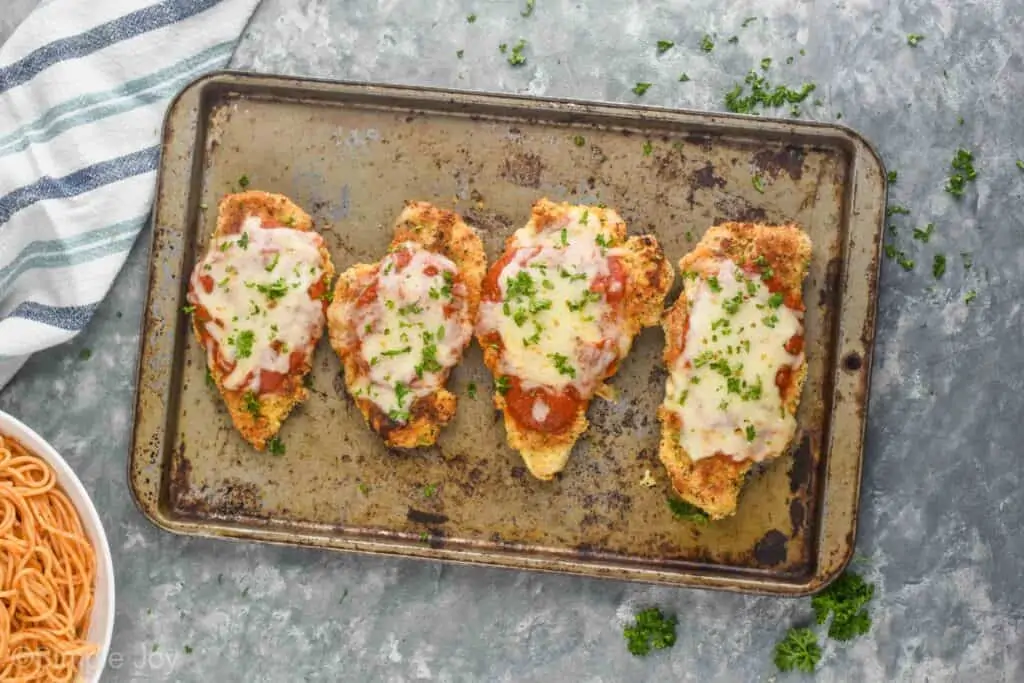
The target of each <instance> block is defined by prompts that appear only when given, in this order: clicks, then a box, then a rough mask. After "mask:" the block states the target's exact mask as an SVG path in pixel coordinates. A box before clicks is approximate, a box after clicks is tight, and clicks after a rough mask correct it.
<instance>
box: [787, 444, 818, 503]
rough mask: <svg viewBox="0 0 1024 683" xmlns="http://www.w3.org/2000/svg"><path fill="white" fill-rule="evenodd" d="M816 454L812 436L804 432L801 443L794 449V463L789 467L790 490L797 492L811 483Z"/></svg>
mask: <svg viewBox="0 0 1024 683" xmlns="http://www.w3.org/2000/svg"><path fill="white" fill-rule="evenodd" d="M813 466H814V456H813V454H812V453H811V437H810V436H808V435H807V434H804V435H803V437H802V438H801V439H800V443H799V444H798V445H797V447H796V448H795V449H793V464H792V466H791V467H790V468H789V492H790V493H796V492H797V491H799V490H800V489H801V488H807V487H808V486H809V485H810V483H811V472H812V468H813Z"/></svg>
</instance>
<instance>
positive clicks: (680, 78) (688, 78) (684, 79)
mask: <svg viewBox="0 0 1024 683" xmlns="http://www.w3.org/2000/svg"><path fill="white" fill-rule="evenodd" d="M689 80H690V77H689V76H688V75H687V74H682V75H681V76H680V77H679V82H680V83H686V82H687V81H689ZM1017 163H1018V164H1019V163H1020V162H1019V161H1018V162H1017Z"/></svg>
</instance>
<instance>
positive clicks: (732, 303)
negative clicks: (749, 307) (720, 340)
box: [722, 292, 743, 315]
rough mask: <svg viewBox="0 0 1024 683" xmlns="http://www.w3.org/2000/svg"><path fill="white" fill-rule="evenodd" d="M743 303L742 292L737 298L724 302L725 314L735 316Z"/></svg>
mask: <svg viewBox="0 0 1024 683" xmlns="http://www.w3.org/2000/svg"><path fill="white" fill-rule="evenodd" d="M742 303H743V294H742V292H741V293H739V294H737V295H736V296H734V297H732V298H729V299H726V300H725V301H724V302H722V308H724V309H725V312H726V313H728V314H729V315H735V314H736V311H738V310H740V304H742Z"/></svg>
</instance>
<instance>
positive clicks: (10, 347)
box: [0, 0, 259, 388]
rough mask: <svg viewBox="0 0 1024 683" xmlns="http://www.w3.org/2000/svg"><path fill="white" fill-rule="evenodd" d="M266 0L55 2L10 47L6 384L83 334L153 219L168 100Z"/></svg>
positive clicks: (3, 222)
mask: <svg viewBox="0 0 1024 683" xmlns="http://www.w3.org/2000/svg"><path fill="white" fill-rule="evenodd" d="M258 4H259V0H164V1H163V2H154V1H153V0H92V1H90V2H83V1H82V0H49V1H46V0H44V2H43V3H41V6H40V7H39V8H37V9H36V10H35V11H34V12H32V14H30V15H29V16H28V18H27V19H26V20H25V21H24V23H22V24H21V25H20V26H19V27H18V28H17V29H16V31H15V32H14V34H13V35H12V36H11V37H10V39H9V40H8V41H7V42H6V43H4V44H3V45H2V46H0V388H2V387H3V386H4V385H5V384H6V383H7V382H8V381H9V380H10V379H11V377H13V376H14V373H15V372H17V370H18V368H20V367H21V366H22V364H24V362H25V361H26V360H27V359H28V356H29V355H31V354H32V353H34V352H36V351H40V350H42V349H45V348H48V347H50V346H54V345H56V344H60V343H62V342H65V341H67V340H69V339H71V338H72V337H74V336H75V335H76V334H78V333H79V332H80V331H81V330H82V328H83V327H85V325H86V323H88V322H89V319H90V318H91V317H92V313H93V311H94V310H95V308H96V306H97V305H98V303H99V302H100V300H102V299H103V297H104V295H105V294H106V293H107V291H108V290H109V289H110V285H111V283H112V282H113V281H114V277H115V276H116V275H117V272H118V270H120V268H121V266H122V265H123V264H124V262H125V259H126V258H127V256H128V251H129V249H131V246H132V244H133V243H134V241H135V237H136V236H137V235H138V234H139V231H140V230H141V229H142V227H143V225H144V224H145V223H146V222H147V221H148V219H149V212H150V207H151V205H152V202H153V194H154V180H155V175H156V166H157V160H158V158H159V149H160V148H159V144H160V126H161V123H162V121H163V115H164V111H165V110H166V109H167V105H168V103H169V101H170V99H171V97H173V96H174V94H175V93H177V92H178V91H179V90H181V89H182V88H183V87H184V86H185V85H186V84H187V83H188V82H189V81H191V80H193V79H194V78H196V77H198V76H200V75H201V74H203V73H205V72H208V71H211V70H214V69H218V68H221V67H223V66H224V65H225V64H226V63H227V61H228V59H229V58H230V57H231V53H232V51H233V50H234V47H235V44H236V43H237V41H238V38H239V36H240V35H241V33H242V30H243V29H244V28H245V25H246V23H247V22H248V21H249V17H250V16H251V15H252V12H253V10H254V9H255V8H256V5H258Z"/></svg>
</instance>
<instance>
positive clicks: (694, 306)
mask: <svg viewBox="0 0 1024 683" xmlns="http://www.w3.org/2000/svg"><path fill="white" fill-rule="evenodd" d="M810 256H811V242H810V239H809V238H808V237H807V235H806V234H805V233H804V232H803V231H802V230H800V228H798V227H797V226H795V225H781V226H764V225H754V224H750V223H726V224H723V225H719V226H716V227H713V228H711V229H710V230H708V232H707V234H705V235H704V237H703V238H702V239H701V241H700V243H699V244H698V245H697V247H696V248H695V249H694V250H693V251H692V252H690V253H689V254H687V255H686V256H684V257H683V258H682V260H681V261H680V262H679V269H680V271H681V273H682V276H683V293H682V294H681V295H680V296H679V299H678V300H677V301H676V303H675V305H674V306H673V307H672V308H671V309H670V310H669V311H668V312H667V313H666V315H665V317H664V319H663V323H662V324H663V327H664V329H665V340H666V346H665V364H666V365H667V366H668V371H669V377H668V380H667V382H666V385H665V400H664V402H663V403H662V405H661V408H660V409H659V411H658V417H659V420H660V421H661V425H662V430H661V444H660V448H659V455H660V458H661V461H662V463H663V464H664V465H665V468H666V469H667V471H668V475H669V478H670V479H671V481H672V486H673V488H674V489H675V490H676V492H677V493H678V494H679V495H680V496H681V497H682V498H683V499H684V500H685V501H687V502H689V503H691V504H693V505H696V506H697V507H699V508H701V509H702V510H704V511H705V512H706V513H707V514H708V515H709V516H710V517H711V518H712V519H721V518H723V517H728V516H729V515H732V514H733V513H735V512H736V505H737V500H738V497H739V492H740V488H741V487H742V485H743V480H744V477H745V476H746V474H747V471H748V470H749V469H750V468H751V466H752V465H753V464H754V463H756V462H761V461H764V460H767V459H771V458H776V457H778V456H779V455H781V454H783V453H784V452H786V451H787V449H788V448H789V445H790V442H791V441H792V440H793V437H794V435H795V434H796V411H797V407H798V405H799V402H800V392H801V390H802V389H803V383H804V378H805V376H806V374H807V366H806V363H805V359H804V353H803V347H804V337H803V334H804V328H803V313H804V304H803V296H802V294H801V289H802V287H803V281H804V279H805V278H806V276H807V269H808V265H809V263H810Z"/></svg>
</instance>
